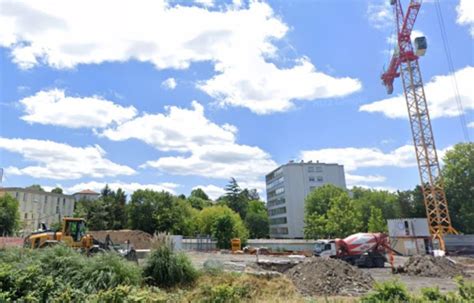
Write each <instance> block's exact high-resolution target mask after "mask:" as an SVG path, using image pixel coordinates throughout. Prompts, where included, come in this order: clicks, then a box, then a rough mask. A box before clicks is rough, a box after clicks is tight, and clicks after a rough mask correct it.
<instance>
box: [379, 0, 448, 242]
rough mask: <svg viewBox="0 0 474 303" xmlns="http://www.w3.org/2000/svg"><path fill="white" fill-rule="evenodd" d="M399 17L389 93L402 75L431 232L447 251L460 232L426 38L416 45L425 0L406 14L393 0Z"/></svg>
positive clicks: (387, 78) (387, 75)
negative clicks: (434, 123)
mask: <svg viewBox="0 0 474 303" xmlns="http://www.w3.org/2000/svg"><path fill="white" fill-rule="evenodd" d="M390 4H391V5H392V7H393V12H394V15H395V20H396V33H397V41H398V45H397V47H396V48H395V51H394V53H393V55H392V58H391V60H390V64H389V67H388V69H387V70H386V71H385V72H384V73H383V74H382V77H381V78H382V82H383V84H384V85H385V87H386V89H387V93H388V94H391V93H392V92H393V81H394V79H395V78H397V77H399V76H400V75H401V78H402V83H403V90H404V93H405V99H406V104H407V108H408V117H409V120H410V126H411V131H412V135H413V143H414V146H415V153H416V160H417V162H418V170H419V173H420V179H421V188H422V191H423V199H424V203H425V208H426V216H427V219H428V226H429V229H430V233H431V235H432V236H433V238H434V239H437V240H438V241H439V244H440V248H441V249H442V250H445V245H444V238H443V235H445V234H457V231H456V230H455V229H454V228H453V226H452V225H451V218H450V216H449V211H448V201H447V200H446V193H445V191H444V184H443V178H442V176H441V170H440V166H439V161H438V155H437V152H436V146H435V140H434V136H433V129H432V128H431V121H430V115H429V112H428V104H427V102H426V96H425V90H424V87H423V80H422V78H421V71H420V65H419V63H418V58H419V56H423V55H424V53H425V51H426V48H427V43H426V38H425V37H418V38H416V39H415V46H416V48H415V49H414V48H413V45H412V42H411V38H410V36H411V32H412V30H413V26H414V24H415V21H416V17H417V15H418V12H419V11H420V7H421V0H410V3H409V5H408V9H407V12H406V14H405V15H404V14H403V10H402V5H401V2H400V0H390Z"/></svg>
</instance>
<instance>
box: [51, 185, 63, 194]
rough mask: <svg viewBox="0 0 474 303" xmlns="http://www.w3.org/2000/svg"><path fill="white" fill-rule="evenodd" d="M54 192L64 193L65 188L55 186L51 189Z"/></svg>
mask: <svg viewBox="0 0 474 303" xmlns="http://www.w3.org/2000/svg"><path fill="white" fill-rule="evenodd" d="M51 192H52V193H55V194H62V193H63V189H62V188H61V187H55V188H53V189H52V190H51Z"/></svg>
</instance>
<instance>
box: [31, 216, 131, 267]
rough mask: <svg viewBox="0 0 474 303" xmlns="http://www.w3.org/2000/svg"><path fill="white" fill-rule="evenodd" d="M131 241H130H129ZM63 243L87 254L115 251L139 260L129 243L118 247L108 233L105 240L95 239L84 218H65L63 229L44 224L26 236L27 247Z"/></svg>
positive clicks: (127, 257)
mask: <svg viewBox="0 0 474 303" xmlns="http://www.w3.org/2000/svg"><path fill="white" fill-rule="evenodd" d="M128 242H129V241H128ZM58 243H63V244H65V245H67V246H69V247H72V248H74V249H79V250H81V251H82V252H83V253H86V254H87V255H92V254H94V253H99V252H105V251H115V252H117V253H119V254H120V255H122V256H123V257H125V258H126V259H127V260H130V261H137V260H138V259H137V252H136V251H135V249H134V248H133V247H130V245H129V244H128V245H127V247H126V248H124V249H118V248H116V246H115V245H114V243H113V242H112V240H111V239H110V236H109V235H107V236H106V238H105V242H102V241H99V240H97V239H94V237H92V235H90V234H87V233H86V221H85V220H84V219H83V218H64V219H63V224H62V231H55V230H51V229H48V228H47V227H46V225H45V224H42V229H41V230H39V231H36V232H33V233H31V234H30V235H28V236H26V237H25V240H24V244H23V246H24V247H25V248H32V249H36V248H44V247H48V246H52V245H56V244H58Z"/></svg>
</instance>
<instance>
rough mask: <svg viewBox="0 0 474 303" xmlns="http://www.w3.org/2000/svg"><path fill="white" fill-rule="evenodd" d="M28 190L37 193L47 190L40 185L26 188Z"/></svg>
mask: <svg viewBox="0 0 474 303" xmlns="http://www.w3.org/2000/svg"><path fill="white" fill-rule="evenodd" d="M26 189H30V190H37V191H45V190H44V189H43V188H42V187H41V185H39V184H33V185H30V186H28V187H26Z"/></svg>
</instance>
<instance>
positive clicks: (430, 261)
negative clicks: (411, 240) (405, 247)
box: [394, 255, 467, 278]
mask: <svg viewBox="0 0 474 303" xmlns="http://www.w3.org/2000/svg"><path fill="white" fill-rule="evenodd" d="M394 272H395V273H403V274H408V275H410V276H423V277H436V278H453V277H455V276H460V275H461V276H467V274H466V273H465V272H464V271H463V266H462V265H460V264H457V263H456V262H455V261H453V260H451V259H449V258H447V257H433V256H430V255H417V256H411V257H410V258H409V259H408V260H407V262H406V263H405V264H404V265H403V266H399V267H398V268H395V269H394Z"/></svg>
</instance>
